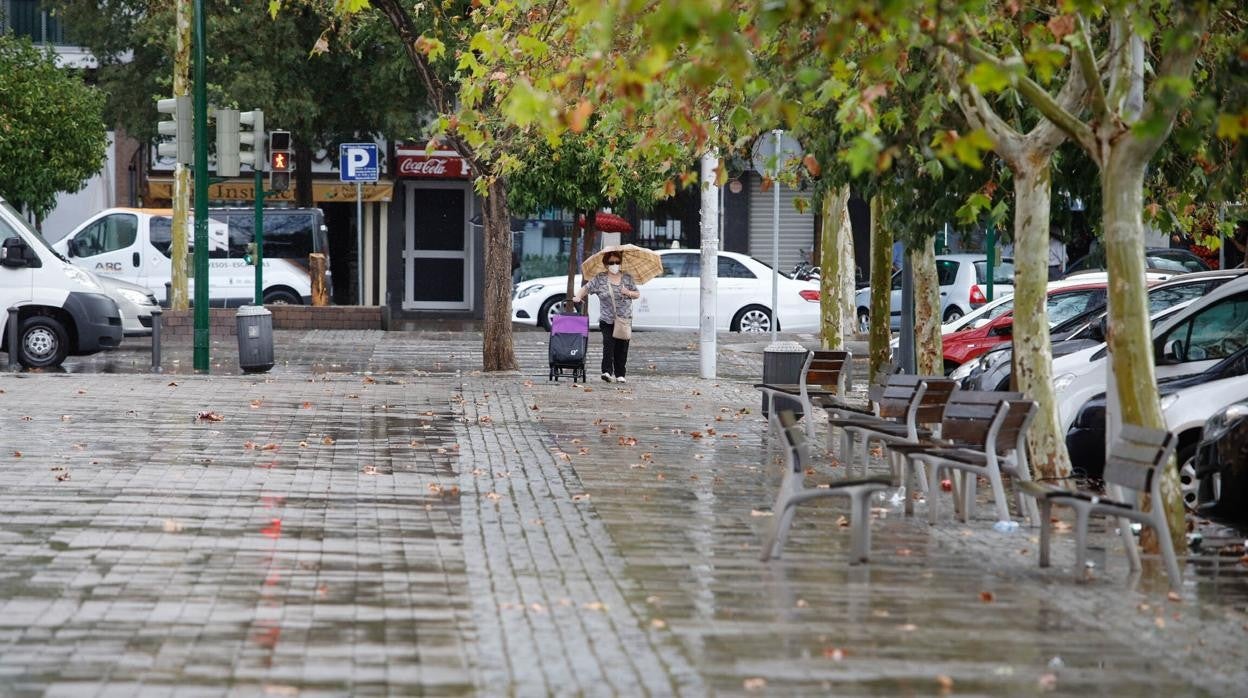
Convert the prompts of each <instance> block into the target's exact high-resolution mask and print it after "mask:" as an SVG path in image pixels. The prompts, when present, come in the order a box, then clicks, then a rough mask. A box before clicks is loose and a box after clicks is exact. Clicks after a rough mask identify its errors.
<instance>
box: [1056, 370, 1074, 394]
mask: <svg viewBox="0 0 1248 698" xmlns="http://www.w3.org/2000/svg"><path fill="white" fill-rule="evenodd" d="M1077 377H1078V376H1076V375H1075V374H1073V373H1063V374H1062V375H1060V376H1058V377H1056V378H1054V379H1053V392H1055V393H1064V392H1066V389H1067V388H1069V387H1070V386H1071V384H1072V383H1074V382H1075V378H1077Z"/></svg>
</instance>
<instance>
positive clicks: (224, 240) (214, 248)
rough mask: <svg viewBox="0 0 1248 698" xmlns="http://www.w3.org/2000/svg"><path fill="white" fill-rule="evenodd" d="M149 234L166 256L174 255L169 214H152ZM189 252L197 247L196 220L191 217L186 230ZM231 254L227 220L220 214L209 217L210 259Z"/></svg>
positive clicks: (153, 242) (171, 221)
mask: <svg viewBox="0 0 1248 698" xmlns="http://www.w3.org/2000/svg"><path fill="white" fill-rule="evenodd" d="M148 235H149V236H150V238H151V240H152V247H155V248H156V249H157V250H159V251H160V253H161V254H163V255H164V256H166V257H172V256H173V253H172V252H171V251H170V250H171V249H172V248H173V219H172V218H170V217H169V216H152V220H151V221H150V222H149V223H148ZM186 249H187V254H191V251H192V250H194V249H195V222H194V221H193V220H191V219H190V218H189V217H188V219H187V230H186ZM229 256H230V252H229V240H228V235H227V233H226V225H225V220H224V218H223V217H222V216H219V215H210V216H209V217H208V259H226V258H227V257H229Z"/></svg>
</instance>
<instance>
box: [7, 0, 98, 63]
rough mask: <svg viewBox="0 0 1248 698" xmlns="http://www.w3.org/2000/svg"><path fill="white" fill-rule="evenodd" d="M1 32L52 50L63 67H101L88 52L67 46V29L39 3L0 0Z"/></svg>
mask: <svg viewBox="0 0 1248 698" xmlns="http://www.w3.org/2000/svg"><path fill="white" fill-rule="evenodd" d="M0 32H12V33H13V34H16V35H17V36H27V37H30V40H31V41H33V42H34V43H35V45H36V46H50V47H52V48H53V49H54V50H55V51H56V56H57V62H58V64H59V65H60V66H61V67H62V68H95V67H97V66H98V62H97V61H96V60H95V57H94V56H92V55H91V54H90V53H89V52H88V51H86V50H85V49H83V48H82V47H80V46H71V45H69V44H67V43H65V28H64V27H63V26H62V25H61V21H60V19H59V18H58V17H57V16H56V14H55V13H53V12H49V11H48V10H46V9H44V7H43V3H42V2H41V1H40V0H0Z"/></svg>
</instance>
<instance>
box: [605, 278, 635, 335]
mask: <svg viewBox="0 0 1248 698" xmlns="http://www.w3.org/2000/svg"><path fill="white" fill-rule="evenodd" d="M620 287H621V288H623V284H620ZM607 293H608V294H609V295H610V296H611V314H612V315H614V316H615V317H614V318H612V319H613V320H615V323H614V324H613V325H612V326H611V336H612V337H615V338H616V339H632V338H633V319H632V318H626V317H620V316H619V315H618V311H616V309H615V291H612V290H611V283H610V282H607Z"/></svg>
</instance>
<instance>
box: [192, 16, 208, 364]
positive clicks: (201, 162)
mask: <svg viewBox="0 0 1248 698" xmlns="http://www.w3.org/2000/svg"><path fill="white" fill-rule="evenodd" d="M194 22H195V27H194V32H195V40H194V59H193V60H194V63H195V85H194V100H195V107H194V111H195V244H194V250H195V353H194V368H195V370H196V371H197V372H201V373H207V372H208V339H209V327H208V86H207V75H206V72H207V69H206V61H207V59H206V57H205V56H206V50H205V46H204V41H205V37H206V35H207V34H208V31H207V22H206V20H205V18H204V0H195V15H194Z"/></svg>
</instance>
